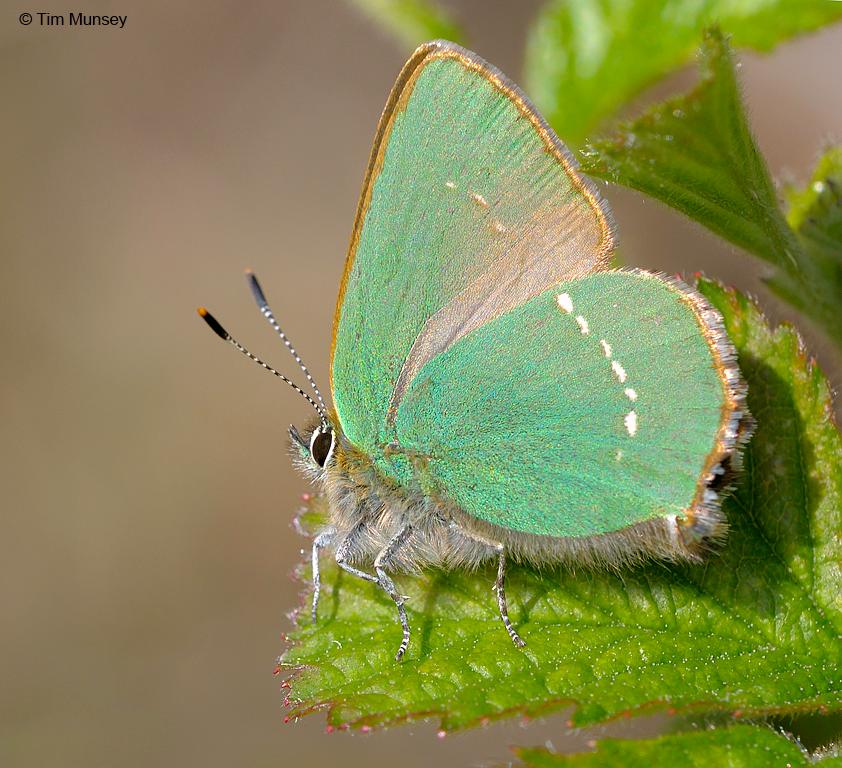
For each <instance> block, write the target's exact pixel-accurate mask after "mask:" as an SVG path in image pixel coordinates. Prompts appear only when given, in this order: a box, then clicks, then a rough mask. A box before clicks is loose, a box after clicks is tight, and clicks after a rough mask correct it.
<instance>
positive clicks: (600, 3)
mask: <svg viewBox="0 0 842 768" xmlns="http://www.w3.org/2000/svg"><path fill="white" fill-rule="evenodd" d="M841 17H842V4H840V3H836V2H827V0H747V1H746V2H738V3H736V2H733V0H695V1H694V2H686V1H683V0H578V1H577V2H569V0H552V2H548V3H547V5H546V6H545V7H544V9H543V10H542V11H541V13H540V15H539V16H538V18H537V20H536V22H535V24H534V26H533V28H532V31H531V34H530V37H529V43H528V46H527V58H526V84H527V92H528V93H530V94H531V95H532V97H533V98H534V99H535V102H536V103H537V104H538V106H539V107H540V108H541V110H542V112H543V113H544V115H545V116H546V117H547V119H548V120H549V122H550V124H551V125H552V126H553V128H555V130H556V132H557V133H558V135H559V136H561V137H562V139H563V140H564V141H565V142H567V143H568V144H570V145H577V144H580V143H581V142H582V141H583V140H584V139H586V138H587V137H588V135H589V134H590V132H591V131H592V130H593V129H594V128H595V127H596V126H598V125H599V123H600V121H601V120H603V119H604V118H606V117H608V116H610V115H612V114H614V113H615V112H616V111H617V110H618V109H619V108H620V107H621V106H622V105H623V104H625V103H626V102H628V101H629V100H630V99H631V98H632V97H633V96H635V95H636V94H637V93H639V92H640V91H641V90H642V89H643V88H645V87H646V86H648V85H650V84H652V83H654V82H655V81H656V80H658V79H660V78H661V77H663V76H664V75H666V74H668V73H669V72H672V71H673V70H675V69H678V68H679V67H681V66H683V65H685V64H687V63H688V62H689V61H691V60H692V58H693V53H694V51H695V49H696V45H697V41H698V39H699V34H700V33H701V31H702V30H703V29H704V28H705V27H708V26H710V25H711V24H714V23H718V24H720V25H721V26H722V27H723V28H724V29H727V30H728V32H729V33H730V34H731V35H733V39H734V44H735V45H737V46H746V47H749V48H753V49H755V50H761V51H765V50H769V49H771V48H773V47H774V46H775V45H777V44H778V43H780V42H782V41H783V40H786V39H787V38H789V37H792V36H793V35H797V34H799V33H802V32H808V31H810V30H813V29H818V28H819V27H821V26H822V25H824V24H827V23H829V22H831V21H833V20H834V19H838V18H841Z"/></svg>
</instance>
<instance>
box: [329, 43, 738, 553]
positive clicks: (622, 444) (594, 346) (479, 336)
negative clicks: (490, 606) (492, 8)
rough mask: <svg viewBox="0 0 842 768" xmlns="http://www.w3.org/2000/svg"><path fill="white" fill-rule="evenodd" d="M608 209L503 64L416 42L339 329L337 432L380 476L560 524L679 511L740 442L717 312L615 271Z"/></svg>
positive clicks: (375, 164) (495, 517) (382, 147)
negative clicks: (505, 74)
mask: <svg viewBox="0 0 842 768" xmlns="http://www.w3.org/2000/svg"><path fill="white" fill-rule="evenodd" d="M612 248H613V239H612V231H611V223H610V217H609V214H608V213H607V210H606V209H605V207H604V206H603V205H602V204H601V203H600V201H599V198H598V196H597V194H596V192H595V191H594V189H593V188H592V187H591V186H590V184H589V183H588V182H586V181H585V180H583V179H582V178H581V177H579V176H578V175H577V173H576V172H575V166H574V164H573V161H572V159H571V158H570V157H569V154H568V153H567V151H566V150H565V149H564V147H563V145H561V143H560V142H559V141H558V139H557V138H556V137H555V136H554V134H553V133H552V131H550V129H549V128H548V127H547V126H546V125H545V124H544V122H543V121H542V120H541V118H540V117H539V116H538V115H537V113H536V112H535V110H534V108H533V107H532V106H531V105H530V104H529V102H528V101H527V100H526V98H525V97H524V96H523V95H522V94H521V93H520V92H519V91H518V90H517V88H516V87H515V86H513V85H511V83H509V82H508V81H507V80H506V79H505V78H504V77H503V76H502V75H501V74H500V73H499V72H498V71H497V70H495V69H494V68H493V67H491V66H490V65H488V64H486V63H485V62H483V61H482V60H480V59H478V58H477V57H476V56H474V55H473V54H470V53H468V52H466V51H464V50H463V49H461V48H459V47H458V46H455V45H453V44H449V43H431V44H428V45H426V46H423V47H422V48H420V49H419V50H418V51H417V52H416V54H415V55H414V56H413V58H412V59H410V61H409V63H408V64H407V65H406V67H405V68H404V71H403V72H402V74H401V76H400V78H399V80H398V83H397V85H396V86H395V89H394V91H393V93H392V96H391V97H390V100H389V102H388V103H387V106H386V110H385V112H384V114H383V117H382V118H381V122H380V126H379V129H378V132H377V136H376V139H375V145H374V149H373V151H372V157H371V161H370V164H369V169H368V174H367V178H366V182H365V185H364V188H363V193H362V196H361V200H360V205H359V209H358V213H357V221H356V224H355V227H354V233H353V236H352V242H351V248H350V252H349V256H348V260H347V263H346V269H345V276H344V278H343V282H342V286H341V288H340V295H339V300H338V303H337V310H336V317H335V324H334V348H333V355H332V365H331V383H332V389H333V398H334V403H335V406H336V412H337V418H338V421H339V424H340V426H341V429H342V431H343V433H344V435H345V438H346V439H347V440H348V441H350V442H351V443H352V444H353V445H355V446H356V447H357V448H359V449H360V451H361V452H362V453H364V454H366V455H368V456H369V457H370V458H371V460H372V461H373V462H374V464H375V466H376V467H377V469H378V470H379V471H380V472H381V473H382V474H383V475H384V476H386V477H388V478H391V479H392V480H393V481H394V482H396V483H398V484H399V485H401V486H404V487H405V488H408V489H419V490H423V492H424V493H427V494H432V495H433V496H434V497H436V498H438V499H441V500H443V501H445V502H447V503H449V504H453V505H456V506H457V507H458V508H459V509H461V510H462V511H463V512H464V513H466V514H467V515H469V516H470V517H473V518H476V519H478V520H482V521H485V522H487V523H492V524H495V525H497V526H500V527H502V528H505V529H509V530H512V531H519V532H523V533H529V534H537V535H546V536H554V537H580V536H591V535H594V534H602V533H610V532H613V531H617V530H621V529H623V528H626V527H628V526H631V525H634V524H636V523H640V522H643V521H646V520H651V519H655V518H664V517H670V516H681V515H682V514H684V513H686V512H687V511H688V510H691V509H692V508H693V507H694V506H695V505H699V504H703V503H704V502H705V496H704V494H705V479H706V478H707V480H709V478H710V473H711V471H713V470H714V469H715V468H716V462H717V461H719V460H720V459H721V457H722V456H723V455H724V453H725V452H726V451H727V450H728V449H729V448H732V447H733V445H734V443H735V440H736V434H735V428H734V423H735V413H736V409H737V407H738V403H737V402H736V400H735V397H734V392H733V388H732V387H731V386H730V384H729V381H728V380H727V378H728V376H729V375H731V368H729V363H730V360H729V349H728V347H727V342H724V341H723V336H722V335H721V334H720V333H719V332H718V331H717V319H716V317H715V313H712V311H711V310H710V309H709V308H708V307H707V306H706V305H705V304H704V302H703V300H702V299H701V298H700V297H699V296H698V295H696V294H695V293H693V292H692V291H690V290H689V289H687V288H686V287H684V286H682V285H680V284H679V283H677V282H675V281H670V280H665V279H662V278H660V277H658V276H656V275H651V274H647V273H642V272H632V271H614V270H609V269H608V260H609V259H610V255H611V251H612Z"/></svg>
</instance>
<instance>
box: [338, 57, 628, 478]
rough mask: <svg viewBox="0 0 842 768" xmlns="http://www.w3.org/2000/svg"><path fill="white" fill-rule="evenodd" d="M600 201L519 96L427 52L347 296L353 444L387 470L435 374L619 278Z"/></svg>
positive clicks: (410, 81) (361, 234)
mask: <svg viewBox="0 0 842 768" xmlns="http://www.w3.org/2000/svg"><path fill="white" fill-rule="evenodd" d="M611 249H612V238H611V227H610V224H609V220H608V215H607V213H606V212H605V210H603V207H602V206H601V204H600V202H599V200H598V198H597V195H596V193H595V192H594V191H593V189H592V188H591V187H590V185H589V184H588V183H587V182H585V181H583V180H582V179H581V178H580V177H579V176H578V175H577V174H576V173H575V171H574V170H573V165H572V160H571V159H570V158H569V156H568V154H567V152H566V150H565V149H564V147H563V146H562V145H561V144H560V142H558V140H557V139H556V138H555V136H554V134H552V132H551V131H550V130H549V129H548V128H547V127H546V125H545V124H544V123H543V121H542V120H541V118H540V117H538V115H537V113H535V111H534V109H532V107H531V106H530V105H529V103H528V102H527V101H526V99H525V97H523V96H522V95H521V94H520V92H519V91H517V89H516V88H515V86H513V85H511V84H510V83H509V82H508V81H507V80H505V78H504V77H503V76H502V75H501V74H500V73H499V72H497V71H496V70H495V69H493V68H492V67H491V66H490V65H487V64H485V62H482V61H481V60H480V59H478V58H477V57H475V56H474V55H473V54H470V53H469V52H467V51H464V50H463V49H461V48H459V47H458V46H455V45H453V44H450V43H430V44H427V45H426V46H422V48H420V49H419V50H418V51H417V52H416V53H415V55H414V56H413V57H412V59H410V61H409V63H408V64H407V65H406V67H405V68H404V70H403V72H402V74H401V76H400V77H399V79H398V82H397V84H396V86H395V89H394V91H393V93H392V96H391V98H390V100H389V102H388V104H387V106H386V110H385V111H384V115H383V117H382V118H381V122H380V126H379V128H378V133H377V136H376V139H375V145H374V149H373V151H372V157H371V160H370V164H369V170H368V174H367V178H366V181H365V184H364V188H363V194H362V197H361V200H360V205H359V209H358V213H357V221H356V224H355V227H354V233H353V236H352V243H351V249H350V252H349V256H348V260H347V262H346V269H345V275H344V278H343V282H342V285H341V288H340V295H339V300H338V303H337V311H336V318H335V324H334V348H333V354H332V361H331V362H332V365H331V383H332V389H333V398H334V403H335V406H336V410H337V414H338V417H339V421H340V423H341V425H342V428H343V431H344V432H345V435H346V437H347V438H348V439H349V440H350V441H351V442H352V443H353V444H355V445H356V446H357V447H358V448H360V449H361V450H363V451H364V452H365V453H367V454H368V455H370V456H371V457H372V458H373V459H374V460H375V461H376V462H379V463H381V465H382V468H384V469H387V464H388V462H386V463H384V461H383V457H384V450H385V446H386V445H388V444H389V443H391V442H393V441H394V439H395V419H396V417H397V414H398V413H399V412H400V410H401V407H402V406H401V401H402V399H403V398H404V397H405V396H406V393H407V392H408V389H409V387H410V386H411V384H412V382H413V380H414V379H415V378H416V376H417V375H418V372H419V371H420V370H421V368H423V367H424V365H426V364H427V363H428V362H429V361H430V360H432V359H434V358H436V357H437V356H440V355H442V354H444V353H445V352H447V350H449V349H452V347H453V345H454V344H456V343H458V341H459V340H460V339H461V338H463V337H465V336H466V335H467V334H469V333H470V332H471V331H474V330H476V329H477V328H480V327H482V326H483V325H485V324H487V323H489V322H491V321H493V320H494V318H496V317H499V316H501V315H502V314H504V313H505V312H507V311H509V310H510V309H512V308H514V307H517V306H519V305H521V304H523V303H524V302H526V301H528V300H529V299H530V298H531V297H534V296H537V295H539V294H541V293H542V292H543V291H544V290H546V289H547V287H549V286H551V285H553V284H555V283H558V282H559V281H560V280H563V279H570V278H573V277H576V276H581V275H585V274H588V273H590V272H593V271H595V270H599V269H604V268H605V267H606V266H607V260H608V259H609V257H610V252H611Z"/></svg>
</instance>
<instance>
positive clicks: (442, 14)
mask: <svg viewBox="0 0 842 768" xmlns="http://www.w3.org/2000/svg"><path fill="white" fill-rule="evenodd" d="M352 2H353V4H354V5H356V6H357V7H358V8H359V9H360V10H362V11H363V12H364V13H365V14H366V15H367V16H368V17H370V18H371V19H372V20H373V21H375V22H376V23H377V24H379V25H380V26H381V27H383V28H384V29H385V30H387V31H388V32H389V33H391V34H392V35H393V36H394V37H395V38H397V40H398V41H399V42H400V43H401V44H402V45H403V46H405V47H406V48H407V49H409V50H412V49H414V48H415V47H417V46H418V45H420V44H421V43H423V42H425V41H427V40H434V39H438V38H441V39H444V40H452V41H453V42H454V43H460V42H462V41H463V39H464V34H463V33H462V30H461V29H460V28H459V26H458V25H457V24H456V23H455V22H454V21H453V20H452V19H451V18H450V14H448V13H447V12H446V11H445V10H444V9H443V8H441V7H440V6H439V5H437V4H436V3H435V2H432V1H431V0H352Z"/></svg>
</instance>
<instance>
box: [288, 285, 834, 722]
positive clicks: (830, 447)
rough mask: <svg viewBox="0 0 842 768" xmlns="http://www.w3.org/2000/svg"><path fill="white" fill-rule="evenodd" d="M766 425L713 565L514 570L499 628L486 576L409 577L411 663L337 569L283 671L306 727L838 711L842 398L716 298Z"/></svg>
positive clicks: (776, 336)
mask: <svg viewBox="0 0 842 768" xmlns="http://www.w3.org/2000/svg"><path fill="white" fill-rule="evenodd" d="M701 290H702V291H703V292H704V293H705V295H706V296H708V298H709V299H710V300H711V302H712V303H713V304H714V305H715V306H717V307H718V308H719V310H720V311H721V312H722V313H723V315H724V317H725V321H726V324H727V327H728V330H729V333H730V334H731V338H732V339H733V340H734V343H735V345H736V346H737V348H738V350H739V354H740V362H741V366H742V368H743V371H744V373H745V376H746V379H747V381H748V383H749V404H750V407H751V409H752V411H753V412H754V414H755V416H756V417H757V420H758V423H759V425H758V428H757V432H756V435H755V437H754V438H753V440H752V442H751V443H750V445H749V448H748V450H747V452H746V456H745V462H744V463H745V472H744V475H743V477H742V481H741V484H740V486H739V488H738V491H737V492H736V494H735V495H734V496H732V497H731V498H730V499H729V500H728V501H727V502H726V504H725V511H726V513H727V515H728V518H729V521H730V525H731V531H730V534H729V539H728V543H727V546H725V547H724V548H723V549H722V551H721V552H718V553H716V554H715V555H714V556H712V557H711V558H710V559H709V561H708V562H707V563H706V564H704V565H701V566H674V567H666V566H664V565H659V564H652V565H649V566H647V567H641V568H637V569H633V570H625V571H623V572H622V573H620V574H609V573H600V572H592V571H588V570H577V571H576V572H575V573H571V572H569V571H562V570H546V571H543V572H540V573H538V572H535V571H533V570H530V569H528V568H515V567H513V568H512V569H511V571H510V578H509V581H508V589H507V593H508V596H509V605H510V614H511V617H512V620H513V621H514V622H515V623H516V625H517V627H518V629H519V631H520V632H521V634H522V636H523V637H524V638H525V639H526V641H527V646H526V648H524V649H522V650H518V649H516V648H514V647H513V646H512V644H511V642H510V641H509V638H508V637H507V635H506V633H505V631H504V630H503V627H502V625H501V623H500V620H499V618H498V616H497V614H496V605H495V600H494V596H493V593H492V591H491V585H492V583H493V573H492V571H490V570H484V571H480V572H479V573H463V572H452V573H442V572H438V571H435V572H428V573H425V574H423V575H422V576H420V577H409V576H398V577H397V581H398V589H399V590H401V591H402V592H403V593H404V594H407V595H409V596H410V600H409V602H408V612H409V620H410V624H411V627H412V631H413V635H412V641H411V643H410V646H409V651H408V653H407V656H406V657H405V659H404V661H402V662H400V663H396V662H395V661H394V653H395V648H396V647H397V645H398V642H399V640H400V629H399V627H398V625H397V621H396V614H395V609H394V605H393V604H392V603H391V601H390V600H389V599H388V597H386V596H385V595H383V594H382V592H380V590H379V589H377V587H376V586H375V585H372V584H369V583H367V582H362V581H360V580H359V579H355V578H353V577H351V576H350V575H348V574H346V573H341V574H339V573H337V570H336V568H335V567H329V563H328V562H327V561H328V560H329V558H325V559H324V560H323V562H324V566H325V567H324V572H323V573H324V579H325V583H324V586H323V592H322V604H321V606H320V608H319V621H318V623H317V624H316V625H315V626H314V625H311V624H310V621H309V617H308V616H307V612H306V611H305V612H304V613H302V615H301V617H300V621H299V623H298V626H297V628H296V629H295V631H294V632H293V633H292V637H291V646H290V647H289V648H288V649H287V650H286V652H285V653H284V655H283V657H282V659H281V660H280V662H279V671H280V672H286V673H287V674H291V679H290V680H289V681H288V682H287V683H285V684H286V685H291V690H290V691H289V695H288V703H289V705H290V713H289V716H290V717H292V718H295V717H298V716H300V715H303V714H305V713H307V712H310V711H313V710H315V709H322V708H324V709H327V710H328V720H329V723H330V724H331V725H332V726H340V725H345V724H349V725H351V726H355V727H360V726H364V727H370V726H376V725H383V724H387V723H399V722H404V721H407V720H412V719H418V718H438V719H439V720H440V721H441V727H442V728H444V729H452V728H459V727H467V726H470V725H473V724H476V723H479V722H482V721H483V720H484V719H486V718H499V717H504V716H509V715H513V714H516V713H519V714H527V715H534V714H537V713H540V712H545V711H548V710H551V709H559V708H561V707H564V706H566V705H567V704H570V703H573V704H575V705H576V708H575V711H574V714H573V722H574V723H575V724H576V725H585V724H588V723H593V722H596V721H601V720H607V719H609V718H612V717H616V716H618V715H620V714H622V713H624V712H626V713H628V712H632V711H640V710H643V709H646V710H651V709H657V708H668V709H673V710H676V711H678V710H687V709H690V708H695V709H705V710H718V711H723V712H729V713H742V714H745V715H749V714H752V715H757V714H760V713H771V712H779V713H794V712H799V711H807V710H810V711H812V710H815V709H821V708H834V707H838V706H839V705H840V700H842V696H840V694H841V693H842V686H840V681H839V679H838V674H839V670H840V662H842V647H840V643H839V633H840V630H842V611H840V604H839V595H840V590H841V589H842V576H841V575H840V562H842V547H841V546H840V540H839V536H838V532H839V530H840V524H841V523H842V518H841V517H840V515H842V511H841V510H842V437H841V436H840V434H839V432H838V430H837V429H836V427H835V425H834V424H833V421H832V417H831V413H832V405H831V400H830V393H829V389H828V385H827V382H826V380H825V379H824V377H823V376H822V374H821V373H820V372H819V370H818V369H817V368H816V367H815V366H814V365H812V363H810V362H809V361H808V360H807V359H806V357H805V354H804V351H803V349H802V347H801V343H800V340H799V338H798V336H797V334H796V333H795V332H794V331H793V330H791V329H789V328H786V327H781V328H778V329H777V330H776V331H774V332H773V331H770V330H769V328H768V326H767V325H766V323H765V321H764V320H763V318H762V316H761V315H760V313H759V311H758V310H757V308H756V307H755V306H754V305H752V304H751V303H750V302H749V301H748V300H747V299H745V298H743V297H742V296H740V295H738V294H735V293H733V292H730V291H727V290H725V289H724V288H721V287H718V286H717V285H715V284H713V283H708V282H704V283H703V284H702V285H701Z"/></svg>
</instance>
